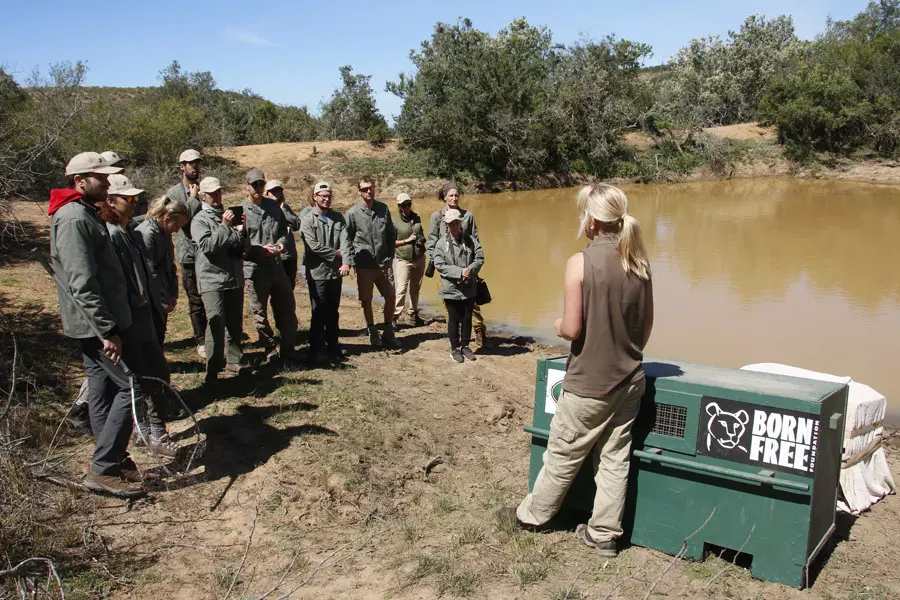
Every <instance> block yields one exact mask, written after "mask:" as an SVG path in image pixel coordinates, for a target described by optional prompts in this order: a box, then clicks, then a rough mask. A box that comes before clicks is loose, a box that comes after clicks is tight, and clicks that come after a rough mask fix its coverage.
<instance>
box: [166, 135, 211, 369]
mask: <svg viewBox="0 0 900 600" xmlns="http://www.w3.org/2000/svg"><path fill="white" fill-rule="evenodd" d="M202 160H203V157H202V156H200V153H199V152H197V151H196V150H193V149H190V150H185V151H184V152H182V153H181V156H179V157H178V170H179V171H180V172H181V181H180V182H178V183H176V184H175V185H173V186H172V187H170V188H169V190H168V191H167V192H166V196H168V197H169V199H171V200H179V201H181V202H184V204H185V206H187V207H188V214H189V215H190V217H189V218H188V221H187V223H185V224H184V227H182V228H181V231H179V232H178V233H177V234H175V260H176V261H178V264H179V265H181V283H182V285H183V286H184V293H185V295H186V296H187V301H188V310H189V312H190V315H191V329H192V330H193V332H194V342H195V343H196V344H197V353H198V354H199V355H200V356H201V357H202V358H206V350H205V343H206V342H205V340H206V313H205V312H204V309H203V299H202V298H201V297H200V292H199V291H198V288H197V274H196V273H195V272H194V260H195V259H194V255H195V252H196V249H195V245H194V242H193V240H192V239H191V220H192V219H193V218H194V216H196V215H197V213H198V212H200V199H199V198H198V196H199V194H200V186H199V185H198V184H199V181H200V162H201V161H202Z"/></svg>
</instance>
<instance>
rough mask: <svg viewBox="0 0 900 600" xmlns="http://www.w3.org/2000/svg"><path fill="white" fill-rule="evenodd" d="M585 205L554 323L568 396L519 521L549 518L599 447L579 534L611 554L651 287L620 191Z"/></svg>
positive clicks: (618, 531) (599, 191)
mask: <svg viewBox="0 0 900 600" xmlns="http://www.w3.org/2000/svg"><path fill="white" fill-rule="evenodd" d="M577 206H578V214H579V219H580V224H579V236H581V235H584V236H585V237H586V238H587V239H588V240H589V243H588V245H587V247H586V248H585V249H584V250H582V251H581V252H579V253H578V254H575V255H573V256H572V257H570V258H569V260H568V263H567V264H566V274H565V286H564V291H563V293H564V304H563V316H562V318H561V319H557V321H556V332H557V334H558V335H559V336H560V337H562V338H564V339H566V340H569V341H571V342H572V346H571V350H570V354H569V360H568V363H567V365H566V375H565V379H564V380H563V393H562V395H561V397H560V400H559V402H558V404H557V407H556V413H555V414H554V417H553V421H552V422H551V425H550V438H549V440H548V442H547V452H546V454H545V455H544V466H543V468H542V469H541V472H540V474H539V475H538V477H537V480H536V481H535V484H534V489H533V491H532V492H531V493H530V494H528V496H527V497H526V498H525V499H524V500H523V501H522V503H521V504H520V505H519V507H518V508H517V509H516V511H515V513H516V514H515V518H516V521H517V522H518V524H519V525H520V526H523V527H537V526H541V525H545V524H546V523H547V522H548V521H550V519H552V518H553V516H554V515H556V513H557V511H558V510H559V508H560V505H561V504H562V501H563V500H564V499H565V497H566V492H567V491H568V489H569V486H570V485H571V484H572V481H573V480H574V479H575V475H576V474H577V473H578V471H579V469H580V468H581V464H582V462H583V461H584V460H585V458H587V457H588V456H589V455H591V453H592V451H594V448H597V450H598V451H599V454H600V460H599V464H598V465H597V467H596V472H595V476H594V479H595V482H596V484H597V495H596V497H595V499H594V511H593V514H592V515H591V518H590V520H589V521H588V522H587V523H586V524H581V525H579V526H578V528H577V529H576V530H575V531H576V535H577V536H578V539H579V540H581V542H582V543H584V544H585V545H587V546H591V547H593V548H595V549H596V550H597V551H598V552H599V553H600V554H601V555H602V556H607V557H610V556H615V555H616V553H617V548H616V540H617V539H618V538H619V536H621V535H622V513H623V511H624V507H625V489H626V485H627V479H628V464H629V457H630V453H631V425H632V423H633V422H634V419H635V417H636V416H637V413H638V406H639V405H640V400H641V396H642V395H643V394H644V370H643V368H642V366H641V361H642V360H643V350H644V346H645V345H646V344H647V340H648V339H649V338H650V330H651V328H652V327H653V286H652V284H651V280H650V263H649V261H648V260H647V251H646V250H645V248H644V243H643V241H642V240H641V230H640V227H639V226H638V221H637V219H635V218H634V217H633V216H631V215H630V214H628V199H627V198H626V197H625V194H624V193H623V192H622V190H620V189H619V188H617V187H615V186H612V185H607V184H603V183H600V184H595V185H589V186H585V187H584V188H583V189H582V190H581V191H580V192H579V193H578V198H577ZM507 511H508V513H511V512H512V511H511V509H507ZM508 516H509V518H512V515H511V514H509V515H508Z"/></svg>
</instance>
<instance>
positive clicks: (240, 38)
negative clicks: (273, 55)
mask: <svg viewBox="0 0 900 600" xmlns="http://www.w3.org/2000/svg"><path fill="white" fill-rule="evenodd" d="M225 37H227V38H229V39H232V40H234V41H236V42H241V43H242V44H251V45H253V46H269V47H272V48H279V47H281V44H279V43H276V42H273V41H270V40H267V39H265V38H263V37H261V36H259V35H257V34H255V33H253V32H252V31H246V30H244V29H238V28H237V27H229V28H227V29H226V30H225Z"/></svg>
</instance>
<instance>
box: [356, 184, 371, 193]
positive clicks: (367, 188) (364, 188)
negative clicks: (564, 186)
mask: <svg viewBox="0 0 900 600" xmlns="http://www.w3.org/2000/svg"><path fill="white" fill-rule="evenodd" d="M369 190H372V191H373V192H374V191H375V186H374V185H367V186H365V187H361V188H359V191H361V192H368V191H369Z"/></svg>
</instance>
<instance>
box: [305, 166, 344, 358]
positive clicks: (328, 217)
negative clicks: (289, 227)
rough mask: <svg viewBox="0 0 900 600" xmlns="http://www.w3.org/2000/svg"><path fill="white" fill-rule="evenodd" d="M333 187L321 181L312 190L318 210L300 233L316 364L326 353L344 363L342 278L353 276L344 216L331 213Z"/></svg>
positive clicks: (310, 213) (307, 216) (309, 215)
mask: <svg viewBox="0 0 900 600" xmlns="http://www.w3.org/2000/svg"><path fill="white" fill-rule="evenodd" d="M331 196H332V191H331V185H330V184H329V183H328V182H327V181H320V182H318V183H317V184H316V185H315V186H314V187H313V201H314V202H315V209H314V210H310V211H307V212H306V213H305V215H304V217H303V225H302V228H301V230H300V232H301V237H302V238H303V243H304V246H305V251H304V253H303V267H304V268H305V270H306V285H307V287H308V288H309V301H310V304H312V320H311V322H310V326H309V354H310V360H311V361H313V362H317V361H318V360H320V359H321V358H322V354H323V351H324V352H327V354H328V356H329V358H331V359H333V360H343V358H344V352H343V351H342V350H341V347H340V345H339V344H338V329H339V324H338V321H339V309H340V305H341V278H342V277H346V276H347V275H349V274H350V250H349V247H350V240H349V238H348V237H347V224H346V222H345V221H344V217H343V216H341V213H339V212H337V211H334V210H331Z"/></svg>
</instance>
